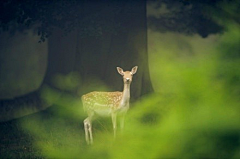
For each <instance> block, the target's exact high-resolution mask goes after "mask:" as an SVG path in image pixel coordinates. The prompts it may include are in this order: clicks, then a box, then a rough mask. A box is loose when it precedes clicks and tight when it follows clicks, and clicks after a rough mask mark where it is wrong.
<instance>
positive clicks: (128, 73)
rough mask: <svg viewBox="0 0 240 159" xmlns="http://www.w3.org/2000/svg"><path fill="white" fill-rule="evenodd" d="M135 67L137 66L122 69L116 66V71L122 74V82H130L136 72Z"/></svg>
mask: <svg viewBox="0 0 240 159" xmlns="http://www.w3.org/2000/svg"><path fill="white" fill-rule="evenodd" d="M137 69H138V66H135V67H133V68H132V70H131V71H123V69H122V68H121V67H117V71H118V73H119V74H120V75H122V76H123V82H124V83H126V84H130V83H131V82H132V77H133V75H134V74H135V73H136V72H137Z"/></svg>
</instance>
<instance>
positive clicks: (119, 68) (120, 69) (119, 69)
mask: <svg viewBox="0 0 240 159" xmlns="http://www.w3.org/2000/svg"><path fill="white" fill-rule="evenodd" d="M117 71H118V73H119V74H120V75H122V76H123V75H124V74H123V69H122V68H121V67H117Z"/></svg>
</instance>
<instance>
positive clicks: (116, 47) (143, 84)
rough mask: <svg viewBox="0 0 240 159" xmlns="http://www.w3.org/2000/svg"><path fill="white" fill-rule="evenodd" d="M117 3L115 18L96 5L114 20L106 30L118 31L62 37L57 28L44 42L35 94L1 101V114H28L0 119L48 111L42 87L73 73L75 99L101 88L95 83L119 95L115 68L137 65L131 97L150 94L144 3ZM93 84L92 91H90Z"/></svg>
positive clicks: (89, 6)
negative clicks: (77, 77) (44, 53)
mask: <svg viewBox="0 0 240 159" xmlns="http://www.w3.org/2000/svg"><path fill="white" fill-rule="evenodd" d="M118 5H120V8H121V12H120V14H114V12H115V10H113V9H109V7H108V9H107V8H106V5H100V6H98V7H101V8H98V10H101V9H102V12H100V13H99V14H103V15H102V16H110V19H111V18H112V19H113V21H111V22H109V24H107V25H112V26H110V28H113V26H115V24H114V25H113V23H114V22H115V23H119V24H120V27H116V28H115V30H114V31H109V30H108V29H106V28H108V27H103V28H105V29H103V30H102V33H101V34H100V35H98V36H96V35H93V36H91V35H87V36H86V35H83V34H82V33H81V31H80V30H81V28H77V29H75V30H74V31H72V32H71V33H69V34H67V35H64V33H63V31H62V30H58V29H56V30H55V31H54V33H53V34H52V35H51V36H50V38H49V40H48V47H49V49H48V66H47V71H46V75H45V78H44V80H43V83H42V85H41V87H40V88H39V90H37V91H35V92H32V93H30V94H28V95H26V96H24V97H19V98H15V99H14V100H7V101H2V102H1V106H2V107H1V108H4V105H6V104H7V103H12V104H11V105H12V108H11V109H9V108H10V107H5V110H6V112H13V111H14V112H16V111H15V110H17V111H18V110H20V109H21V107H27V108H28V109H27V110H28V111H20V112H21V113H6V115H5V116H1V121H4V120H9V119H12V118H17V117H20V116H24V115H27V114H30V113H33V112H37V111H39V110H43V109H45V108H47V107H49V106H50V105H49V104H46V103H45V102H43V101H42V99H41V98H40V90H41V89H42V87H44V85H48V86H51V87H53V88H56V87H55V85H54V82H52V77H53V76H54V75H56V74H63V75H65V74H68V73H70V72H72V71H76V72H78V73H79V74H80V76H81V81H79V83H80V84H79V87H78V95H82V94H84V93H87V92H89V91H93V90H99V91H101V90H103V87H97V86H98V84H97V83H96V81H100V82H101V83H103V84H104V85H106V86H107V87H108V89H109V90H110V91H122V89H123V88H122V87H123V83H122V77H121V76H120V75H119V74H118V73H117V71H116V67H117V66H120V67H122V68H123V69H124V70H130V69H131V68H132V67H133V66H135V65H137V66H139V68H138V72H137V74H136V75H135V76H134V79H133V82H132V86H131V97H132V99H133V100H134V99H137V98H139V97H141V96H142V95H144V94H148V93H151V92H153V88H152V84H151V80H150V77H149V68H148V54H147V22H146V1H144V0H139V1H133V2H127V3H126V2H125V3H119V4H118ZM93 7H96V6H93V4H90V3H89V4H87V3H86V4H85V6H84V9H83V15H84V14H89V13H88V12H89V9H92V8H93ZM110 8H111V7H110ZM111 15H112V17H111ZM108 18H109V17H108ZM105 25H106V24H105ZM112 30H113V29H112ZM94 84H95V86H96V87H90V85H91V86H92V85H94ZM71 93H72V92H71ZM17 100H22V101H24V102H22V103H21V102H20V103H19V104H17V106H15V105H14V103H18V101H17ZM18 112H19V111H18Z"/></svg>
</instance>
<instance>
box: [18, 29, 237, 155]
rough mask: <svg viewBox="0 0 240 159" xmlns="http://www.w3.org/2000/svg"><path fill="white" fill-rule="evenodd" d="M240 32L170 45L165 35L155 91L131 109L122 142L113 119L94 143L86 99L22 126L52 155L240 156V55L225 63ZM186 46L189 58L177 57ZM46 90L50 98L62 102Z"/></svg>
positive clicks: (155, 61)
mask: <svg viewBox="0 0 240 159" xmlns="http://www.w3.org/2000/svg"><path fill="white" fill-rule="evenodd" d="M238 31H239V28H238V27H234V28H232V29H231V30H229V31H228V32H225V33H224V34H223V35H221V36H215V37H214V36H213V37H209V39H201V38H200V37H199V36H196V37H191V38H193V39H195V40H194V41H190V40H189V38H190V37H185V36H181V35H175V40H176V41H175V42H178V43H175V42H174V40H172V43H168V42H167V40H168V37H169V39H172V37H173V36H174V35H171V34H169V35H168V36H166V35H165V36H166V37H165V38H164V39H165V42H166V44H165V43H164V42H162V43H163V44H162V46H161V45H160V44H159V45H155V46H154V47H155V49H153V48H152V50H151V49H150V50H151V51H153V50H155V52H151V51H150V63H151V66H150V69H151V78H152V81H153V83H154V87H155V90H156V93H154V94H152V95H148V96H145V97H143V98H142V99H140V100H139V101H137V102H136V103H134V104H132V105H131V109H130V111H129V112H128V114H127V118H126V123H125V129H124V131H123V132H122V133H120V132H118V134H117V138H116V139H115V140H114V139H113V134H112V128H111V120H110V118H108V119H97V120H96V121H94V123H93V134H94V144H93V145H92V146H87V145H86V143H85V138H84V131H83V125H82V121H83V119H84V118H85V117H86V115H85V114H84V113H83V111H82V106H81V101H80V98H74V97H71V96H61V98H60V99H59V100H57V101H56V100H55V105H56V107H55V109H51V113H50V114H51V115H50V116H47V117H46V116H40V117H37V118H34V119H32V120H31V121H29V120H27V121H25V122H23V126H24V127H25V128H26V129H25V130H26V131H27V132H28V133H30V134H32V135H33V136H34V139H35V142H34V143H35V147H36V148H37V149H39V150H40V151H41V154H42V155H43V156H44V157H46V158H114V159H115V158H131V159H132V158H239V157H240V153H239V152H240V134H239V132H240V125H239V123H240V113H239V112H240V110H239V98H238V97H239V94H236V93H235V87H237V88H239V82H236V81H234V80H231V79H232V78H233V77H235V78H234V79H235V80H236V79H239V77H240V74H239V71H238V69H239V68H240V66H239V65H240V63H239V56H236V58H234V59H232V60H231V61H230V60H229V58H223V55H224V54H225V50H228V49H231V48H238V47H239V46H235V44H236V43H235V40H237V39H238V38H239V36H238V35H237V34H234V33H235V32H238ZM162 36H163V35H162ZM179 39H181V40H182V42H180V43H179ZM217 39H219V40H217ZM232 39H235V40H232ZM158 40H159V39H158ZM155 41H156V42H158V41H157V38H155ZM209 42H211V44H209ZM167 43H168V44H167ZM224 43H225V44H229V45H223V44H224ZM232 43H233V44H232ZM150 45H151V44H150ZM165 45H168V46H165ZM207 45H210V46H208V47H207ZM180 46H181V47H182V50H181V51H182V52H183V51H186V54H181V53H179V52H177V53H176V50H179V47H180ZM216 46H219V47H216ZM152 47H153V46H152ZM158 47H160V48H158ZM159 50H160V51H159ZM223 68H227V70H225V69H223ZM66 79H67V77H66ZM46 92H48V93H49V94H45V97H48V98H55V95H53V94H54V93H53V92H51V91H49V90H46ZM51 96H52V97H51Z"/></svg>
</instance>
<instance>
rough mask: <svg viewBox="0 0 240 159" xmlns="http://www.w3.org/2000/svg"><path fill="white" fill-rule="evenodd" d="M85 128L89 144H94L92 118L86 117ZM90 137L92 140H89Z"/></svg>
mask: <svg viewBox="0 0 240 159" xmlns="http://www.w3.org/2000/svg"><path fill="white" fill-rule="evenodd" d="M83 123H84V130H85V138H86V142H87V144H92V143H93V137H92V124H91V120H90V118H89V117H88V118H86V119H85V120H84V122H83ZM89 138H90V140H89Z"/></svg>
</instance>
